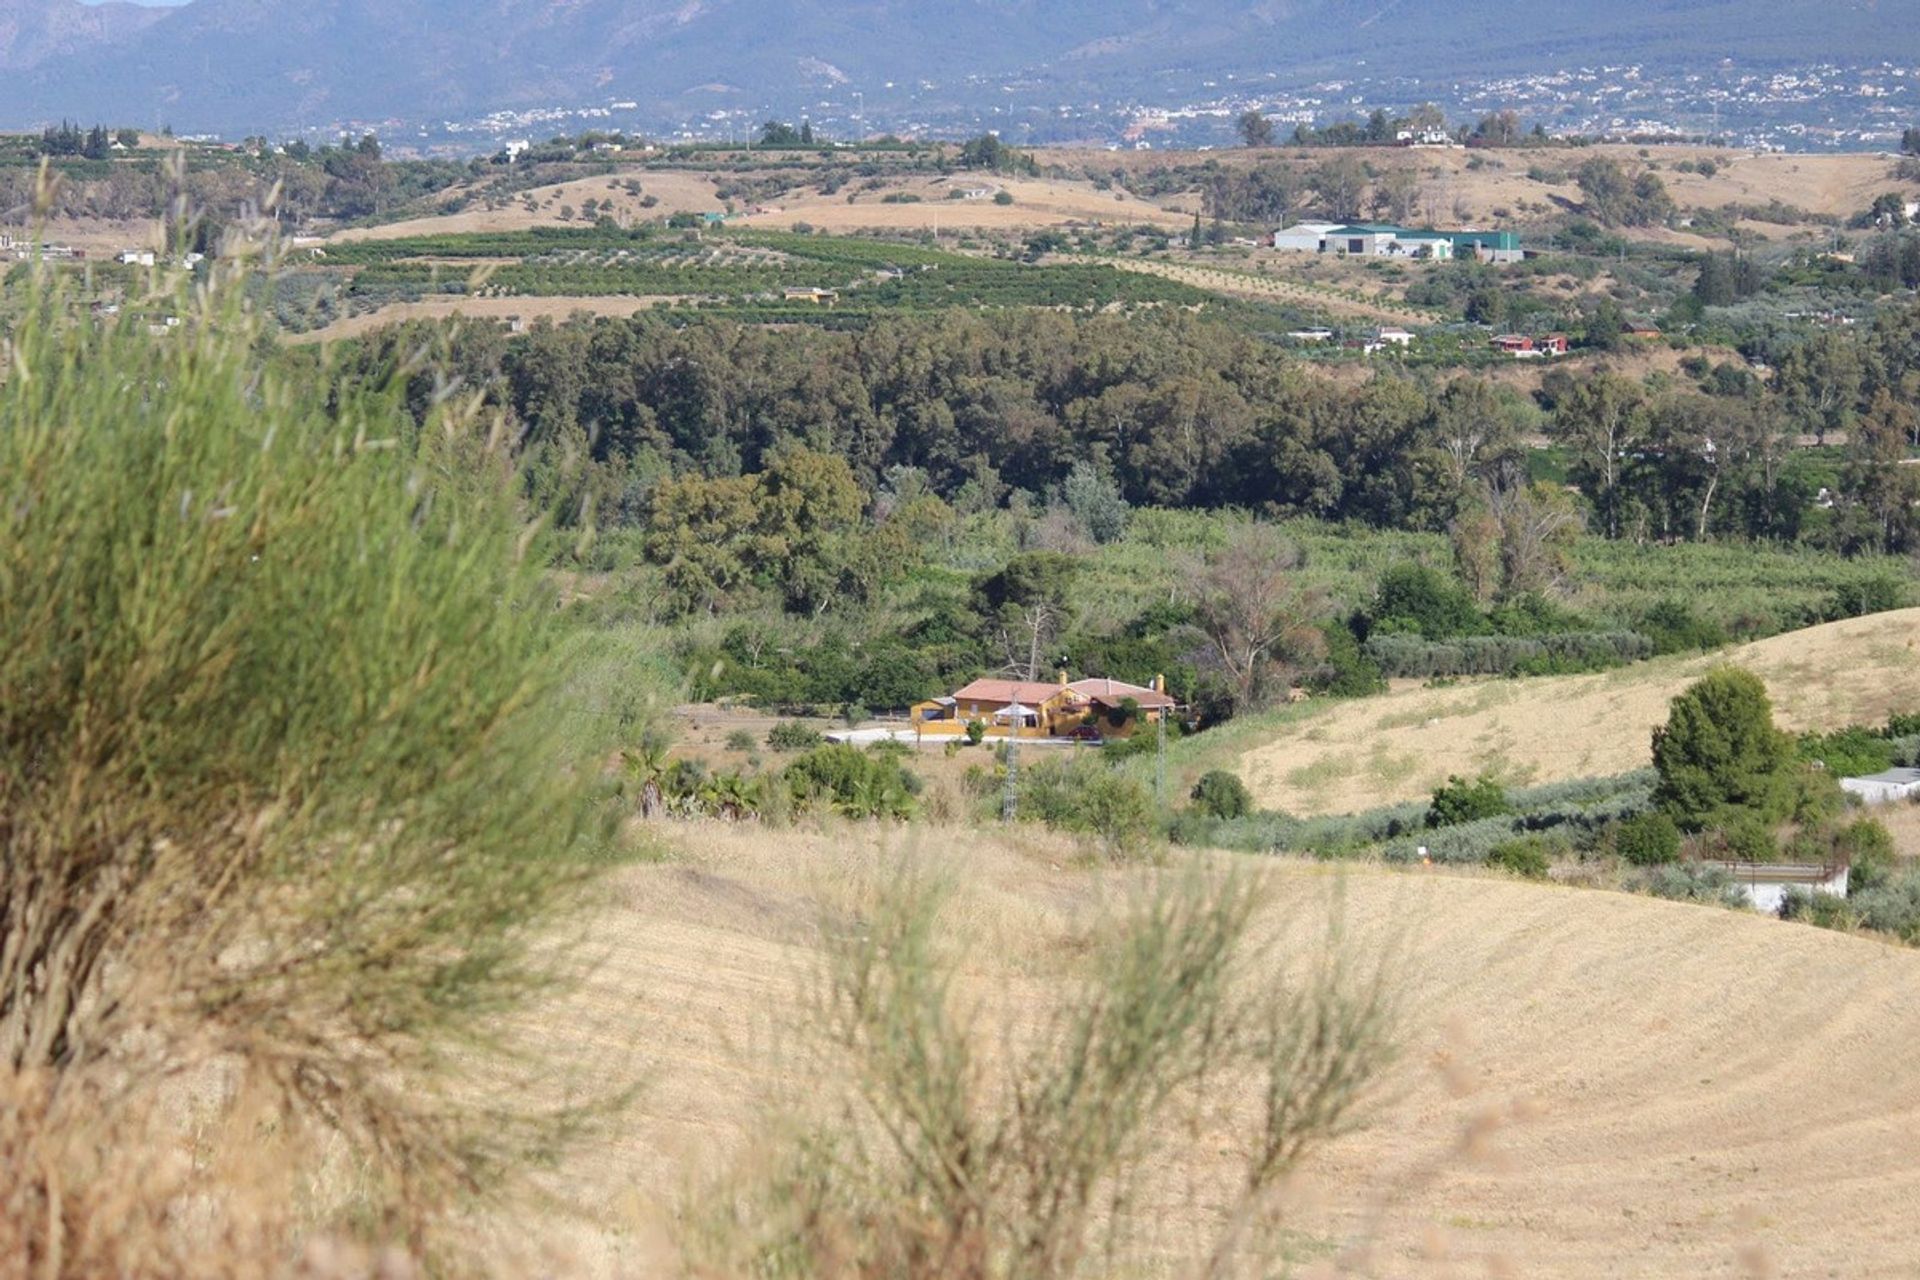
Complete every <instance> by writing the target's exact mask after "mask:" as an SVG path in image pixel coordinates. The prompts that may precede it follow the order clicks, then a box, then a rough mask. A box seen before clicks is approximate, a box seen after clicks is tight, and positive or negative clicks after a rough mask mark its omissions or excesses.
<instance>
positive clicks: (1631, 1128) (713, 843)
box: [494, 827, 1920, 1277]
mask: <svg viewBox="0 0 1920 1280" xmlns="http://www.w3.org/2000/svg"><path fill="white" fill-rule="evenodd" d="M684 834H685V838H684V839H679V838H676V843H677V844H679V846H680V849H681V858H682V860H681V861H678V862H676V863H674V864H671V865H661V866H653V867H646V868H637V869H632V870H628V871H625V872H622V873H620V874H619V875H618V876H617V878H616V879H615V880H614V882H613V884H612V886H611V889H610V898H609V902H608V905H607V908H606V910H605V912H604V914H603V916H602V918H601V920H600V922H599V925H598V927H597V930H596V933H595V940H596V942H597V943H598V944H599V946H600V947H601V948H603V950H604V956H605V959H604V963H603V964H602V966H601V968H600V971H599V973H598V975H597V977H596V979H595V980H594V983H593V985H592V987H591V989H590V990H589V991H588V992H587V993H585V994H584V995H583V997H582V998H581V999H580V1000H579V1001H578V1003H577V1004H576V1005H575V1006H574V1007H572V1008H571V1009H569V1010H568V1011H567V1012H565V1013H564V1014H556V1015H555V1016H554V1017H553V1018H552V1020H551V1023H550V1031H551V1035H550V1043H551V1044H553V1045H554V1046H555V1047H561V1048H563V1049H570V1050H572V1051H575V1052H579V1053H582V1054H589V1055H600V1056H605V1055H607V1054H608V1053H609V1052H610V1047H612V1046H616V1045H618V1044H620V1043H622V1041H621V1040H620V1037H621V1035H622V1029H623V1028H630V1027H631V1026H632V1025H633V1024H634V1023H636V1022H638V1021H641V1020H645V1021H646V1023H647V1025H648V1027H649V1043H650V1045H651V1046H652V1052H653V1053H654V1054H656V1055H657V1056H656V1057H655V1059H654V1061H655V1063H656V1065H657V1067H658V1070H657V1073H656V1075H655V1077H654V1084H653V1086H652V1088H651V1090H650V1092H649V1093H648V1095H647V1096H646V1097H645V1098H644V1099H643V1101H642V1103H641V1104H640V1107H639V1110H638V1113H637V1114H636V1115H635V1116H634V1118H633V1122H632V1124H631V1126H630V1127H629V1128H628V1129H627V1130H626V1131H625V1132H624V1133H623V1134H622V1135H621V1138H620V1140H619V1141H618V1142H617V1143H614V1144H612V1145H610V1146H608V1147H606V1148H604V1149H602V1150H600V1151H598V1152H596V1153H594V1154H593V1155H591V1156H590V1157H585V1158H582V1159H580V1160H577V1161H575V1162H573V1163H571V1164H569V1165H568V1166H566V1167H565V1168H564V1169H563V1170H562V1172H561V1178H560V1180H559V1181H560V1185H562V1186H564V1188H565V1195H564V1197H563V1206H564V1207H563V1210H562V1211H561V1212H558V1213H556V1214H554V1215H552V1216H549V1217H547V1218H545V1219H543V1220H542V1221H541V1222H539V1223H537V1224H534V1223H528V1222H525V1221H511V1222H499V1223H496V1224H494V1229H495V1230H497V1231H498V1232H500V1233H501V1234H502V1235H503V1236H506V1237H515V1238H533V1237H537V1238H543V1239H545V1240H547V1241H548V1242H549V1244H550V1245H551V1247H553V1248H556V1249H564V1250H566V1251H568V1252H569V1254H570V1256H569V1263H568V1266H567V1268H565V1269H567V1270H569V1271H571V1272H574V1273H578V1274H582V1275H651V1274H660V1273H663V1272H665V1271H668V1270H669V1269H670V1268H671V1267H672V1266H673V1260H674V1258H675V1256H676V1255H675V1248H674V1244H673V1235H674V1229H675V1228H674V1222H673V1217H674V1210H673V1202H674V1201H675V1200H676V1198H679V1197H680V1196H681V1195H682V1193H685V1192H690V1191H691V1190H692V1189H694V1188H698V1187H703V1186H706V1185H709V1184H708V1179H709V1178H710V1177H711V1176H713V1175H716V1174H719V1173H722V1172H724V1171H727V1170H729V1169H732V1168H734V1167H735V1166H736V1162H737V1161H739V1160H742V1159H748V1160H751V1158H752V1157H753V1156H754V1154H755V1153H756V1152H760V1151H762V1150H763V1148H764V1146H765V1142H766V1140H767V1139H768V1137H769V1136H770V1135H771V1134H773V1133H774V1132H775V1129H774V1127H773V1126H772V1125H770V1123H769V1121H768V1114H769V1113H768V1111H767V1110H766V1106H767V1103H768V1101H769V1100H770V1099H771V1100H773V1101H775V1102H784V1103H791V1102H793V1101H794V1100H795V1099H797V1098H804V1097H806V1096H808V1095H814V1096H818V1095H819V1094H821V1093H824V1092H826V1091H827V1090H826V1089H825V1088H823V1086H824V1085H826V1084H828V1083H830V1082H829V1081H823V1080H822V1079H820V1078H819V1077H817V1076H815V1075H813V1074H812V1073H811V1071H810V1067H809V1062H810V1061H811V1060H810V1059H809V1058H808V1057H807V1056H806V1055H805V1054H804V1053H802V1052H799V1045H800V1044H801V1042H802V1041H803V1039H804V1037H803V1036H802V1035H801V1033H800V1032H798V1031H796V1030H795V1028H794V1027H793V1024H792V1019H793V1018H794V1016H795V1011H796V1010H799V1009H803V1008H805V1007H807V1006H806V1003H805V1000H806V992H807V991H808V990H809V987H810V981H811V975H813V974H814V973H815V972H816V971H817V966H818V964H819V957H820V952H819V949H818V945H817V938H816V932H815V930H816V923H817V921H818V920H819V919H820V918H821V915H822V912H823V911H824V912H829V913H832V914H834V915H841V914H843V913H853V912H857V911H858V910H859V909H860V907H861V904H862V903H863V902H864V901H866V898H865V896H864V895H866V893H867V892H868V888H867V887H868V886H869V885H871V884H872V883H873V881H874V880H875V878H876V877H879V876H883V875H884V874H885V873H886V869H887V868H889V867H890V866H892V865H894V864H895V863H896V861H897V860H898V859H899V858H900V857H901V856H903V854H904V853H909V852H918V853H920V854H924V855H928V856H932V857H935V858H938V859H941V860H942V861H943V862H946V863H947V864H948V865H950V866H951V867H952V868H953V869H954V872H955V874H956V875H957V876H958V877H959V879H960V882H961V887H960V891H959V892H958V894H957V896H956V897H955V898H954V899H953V901H952V902H951V904H950V905H949V907H948V909H947V910H946V912H945V915H944V917H943V924H944V927H945V928H946V929H947V930H948V931H949V932H950V934H951V935H952V936H953V937H955V938H957V939H959V940H961V941H963V942H964V943H966V944H967V945H968V947H969V951H970V954H971V955H972V957H973V959H972V962H971V964H970V967H969V969H968V972H967V982H968V985H969V987H970V989H972V990H975V991H979V992H983V993H985V994H986V996H987V998H988V1000H989V1011H990V1012H991V1013H996V1014H997V1016H999V1017H1000V1018H1003V1019H1005V1020H1007V1021H1008V1022H1009V1024H1010V1025H1011V1024H1013V1023H1016V1022H1027V1021H1034V1020H1038V1019H1040V1018H1043V1017H1044V1016H1045V1014H1046V1011H1047V1010H1048V1009H1049V1008H1050V1002H1051V1001H1052V1000H1053V999H1054V998H1055V994H1056V992H1057V990H1058V980H1059V979H1058V975H1059V974H1061V973H1062V972H1066V971H1069V970H1070V969H1071V968H1072V966H1074V965H1076V964H1078V963H1079V961H1080V960H1081V958H1082V957H1081V956H1080V955H1079V953H1078V952H1077V951H1075V950H1074V948H1073V946H1072V943H1071V939H1072V936H1073V934H1074V932H1075V930H1076V927H1077V926H1079V925H1082V924H1084V923H1086V922H1087V921H1088V920H1090V919H1091V918H1093V917H1094V916H1095V915H1096V914H1098V913H1099V912H1101V911H1102V909H1103V907H1104V906H1106V905H1109V904H1111V903H1112V902H1113V901H1114V900H1116V899H1117V898H1119V897H1121V896H1123V895H1124V894H1125V892H1126V890H1127V885H1128V883H1129V881H1130V879H1131V875H1130V873H1122V872H1112V873H1107V874H1104V875H1100V874H1095V873H1090V872H1087V871H1085V870H1076V869H1074V868H1073V867H1072V866H1070V865H1069V864H1070V863H1072V862H1073V860H1074V858H1075V851H1074V850H1073V848H1072V847H1071V846H1068V845H1065V844H1062V843H1060V842H1058V841H1055V840H1053V839H1051V838H1049V837H1045V836H1037V835H1030V834H1027V833H1020V834H1017V835H1015V836H1013V837H1011V838H1003V837H1002V836H1000V835H999V834H997V833H993V834H988V835H985V836H980V835H972V834H967V833H961V832H938V831H927V832H916V833H914V834H912V835H899V836H890V837H882V836H878V835H876V834H874V833H872V832H849V831H828V832H819V833H807V832H780V833H775V832H763V831H754V830H746V829H723V828H719V827H710V828H691V829H688V831H687V832H685V833H684ZM1265 874H1267V876H1268V879H1269V885H1268V887H1269V889H1270V891H1271V894H1270V903H1271V905H1270V906H1269V908H1268V909H1267V911H1268V914H1266V915H1265V916H1264V917H1263V921H1264V925H1265V927H1266V928H1268V929H1269V930H1271V931H1272V932H1274V933H1275V934H1277V935H1282V936H1286V937H1291V938H1294V939H1296V940H1300V939H1310V938H1312V937H1315V936H1317V934H1315V933H1313V932H1310V931H1312V930H1315V929H1317V928H1318V921H1317V916H1318V914H1319V913H1318V907H1319V905H1320V904H1321V903H1322V902H1324V901H1325V897H1324V895H1325V894H1326V893H1327V892H1328V891H1329V889H1330V888H1331V887H1332V886H1333V885H1334V884H1335V875H1334V873H1333V872H1330V871H1328V870H1326V869H1323V868H1318V867H1312V866H1307V865H1302V864H1292V863H1275V864H1270V870H1269V871H1268V872H1266V873H1265ZM1344 899H1345V904H1344V914H1345V918H1346V920H1347V922H1348V927H1349V931H1350V935H1351V936H1352V937H1354V938H1356V939H1360V940H1363V941H1365V942H1368V943H1371V944H1373V945H1386V944H1388V943H1394V944H1397V945H1398V946H1400V947H1401V949H1402V951H1403V954H1404V961H1403V963H1402V964H1401V966H1400V967H1401V969H1402V971H1403V972H1404V974H1405V983H1406V990H1405V991H1404V993H1403V994H1404V997H1405V1003H1406V1005H1407V1007H1408V1008H1409V1009H1410V1010H1411V1011H1412V1015H1413V1018H1412V1025H1411V1027H1410V1029H1409V1033H1408V1035H1409V1039H1408V1041H1407V1044H1406V1049H1407V1052H1406V1054H1405V1057H1404V1061H1403V1066H1402V1067H1401V1068H1399V1070H1398V1073H1397V1075H1396V1078H1395V1079H1394V1081H1393V1082H1392V1085H1391V1100H1390V1101H1389V1102H1387V1103H1386V1104H1385V1105H1384V1108H1383V1109H1382V1110H1381V1111H1380V1112H1379V1113H1378V1114H1377V1115H1376V1117H1375V1123H1373V1124H1372V1126H1371V1127H1370V1128H1368V1129H1367V1130H1366V1131H1365V1132H1363V1133H1361V1134H1359V1135H1356V1136H1354V1137H1351V1138H1348V1139H1346V1140H1344V1141H1343V1142H1341V1143H1339V1144H1337V1145H1336V1146H1334V1147H1333V1148H1332V1149H1330V1151H1328V1152H1327V1153H1324V1154H1323V1155H1322V1156H1321V1157H1319V1158H1318V1159H1317V1160H1315V1161H1313V1162H1312V1163H1311V1164H1310V1165H1309V1167H1308V1169H1307V1171H1306V1173H1305V1175H1304V1176H1303V1177H1302V1179H1301V1180H1300V1183H1299V1185H1298V1187H1297V1189H1296V1193H1295V1195H1294V1197H1293V1200H1292V1203H1293V1204H1294V1205H1295V1208H1296V1214H1297V1216H1296V1217H1295V1218H1294V1219H1293V1221H1292V1223H1291V1225H1292V1226H1293V1228H1294V1229H1295V1231H1296V1232H1297V1235H1296V1237H1295V1239H1296V1242H1297V1244H1298V1245H1299V1247H1300V1252H1301V1255H1302V1256H1303V1257H1304V1258H1307V1259H1318V1261H1317V1262H1313V1263H1312V1264H1311V1265H1309V1266H1307V1267H1306V1268H1305V1269H1304V1271H1303V1274H1307V1275H1323V1274H1331V1273H1333V1270H1334V1264H1335V1261H1336V1260H1337V1259H1340V1258H1342V1257H1345V1259H1346V1261H1347V1262H1348V1263H1349V1264H1351V1265H1352V1268H1353V1269H1354V1270H1362V1271H1363V1272H1364V1273H1366V1274H1379V1275H1394V1276H1413V1275H1423V1276H1424V1275H1431V1276H1455V1275H1458V1276H1484V1275H1489V1274H1493V1275H1515V1276H1518V1275H1554V1276H1566V1277H1583V1276H1614V1275H1623V1274H1630V1275H1740V1274H1748V1275H1755V1274H1781V1275H1803V1274H1833V1275H1847V1276H1894V1275H1908V1274H1911V1256H1910V1249H1909V1247H1908V1246H1909V1244H1910V1240H1911V1223H1912V1221H1913V1219H1914V1215H1915V1213H1916V1212H1920V1152H1916V1151H1915V1149H1914V1147H1913V1144H1912V1142H1911V1140H1910V1135H1911V1133H1912V1131H1913V1126H1914V1125H1915V1124H1916V1123H1917V1122H1920V1089H1917V1088H1916V1087H1915V1086H1916V1082H1915V1080H1914V1079H1913V1078H1912V1076H1913V1069H1912V1067H1911V1066H1910V1065H1909V1064H1910V1063H1911V1060H1912V1055H1911V1046H1912V1044H1913V1043H1914V1042H1915V1038H1916V1036H1920V955H1916V954H1914V953H1911V952H1905V951H1899V950H1894V949H1889V948H1886V947H1882V946H1880V945H1878V944H1874V943H1869V942H1864V941H1860V940H1858V939H1853V938H1848V937H1843V936H1839V935H1835V934H1831V933H1826V932H1821V931H1817V930H1813V929H1807V928H1801V927H1798V926H1791V925H1783V924H1780V923H1777V922H1773V921H1768V920H1764V919H1761V918H1758V917H1748V916H1742V915H1739V914H1735V913H1729V912H1724V911H1720V910H1715V909H1707V908H1699V907H1688V906H1681V905H1677V904H1671V903H1664V902H1659V901H1654V900H1648V899H1638V898H1630V897H1624V896H1619V895H1614V894H1605V893H1587V892H1580V891H1573V890H1565V889H1554V888H1548V887H1540V886H1534V885H1529V884H1522V883H1518V882H1510V881H1503V880H1493V879H1478V878H1469V877H1465V876H1452V875H1444V874H1425V875H1418V876H1416V875H1411V874H1395V873H1389V872H1384V871H1374V870H1366V871H1359V872H1354V873H1352V874H1350V875H1349V876H1347V877H1346V879H1345V881H1344ZM1303 904H1304V906H1305V908H1306V909H1304V910H1301V909H1300V908H1301V907H1302V906H1303ZM1215 1138H1216V1135H1209V1134H1207V1133H1205V1132H1201V1133H1198V1134H1190V1133H1182V1134H1178V1135H1163V1137H1162V1140H1161V1143H1160V1145H1159V1146H1158V1147H1157V1148H1156V1150H1155V1152H1154V1153H1153V1158H1152V1160H1151V1161H1150V1165H1151V1167H1152V1169H1153V1170H1154V1171H1155V1177H1156V1178H1157V1179H1159V1180H1160V1185H1162V1186H1163V1187H1174V1188H1184V1189H1186V1190H1187V1191H1188V1193H1189V1194H1188V1195H1187V1196H1186V1198H1184V1199H1182V1200H1181V1201H1180V1203H1181V1205H1182V1207H1181V1208H1180V1209H1179V1211H1178V1212H1175V1213H1171V1214H1168V1215H1166V1217H1165V1218H1164V1220H1163V1221H1162V1222H1161V1223H1160V1225H1159V1227H1158V1229H1157V1231H1156V1232H1155V1234H1154V1237H1153V1238H1152V1239H1149V1240H1143V1241H1139V1242H1137V1245H1138V1256H1139V1257H1141V1258H1143V1259H1147V1260H1149V1265H1148V1266H1147V1268H1146V1271H1145V1273H1146V1274H1154V1273H1161V1274H1191V1269H1190V1268H1186V1267H1183V1266H1181V1265H1179V1264H1180V1261H1181V1260H1183V1259H1186V1258H1188V1257H1190V1256H1191V1248H1192V1244H1193V1242H1194V1241H1195V1240H1197V1239H1199V1238H1202V1237H1204V1236H1206V1235H1207V1234H1208V1233H1209V1232H1211V1231H1212V1230H1213V1229H1214V1227H1215V1225H1216V1224H1215V1222H1214V1216H1215V1214H1216V1212H1217V1206H1218V1205H1219V1204H1220V1203H1221V1201H1220V1198H1219V1196H1218V1181H1217V1178H1218V1176H1219V1174H1220V1172H1221V1169H1220V1166H1221V1164H1222V1163H1223V1157H1222V1156H1221V1154H1220V1152H1221V1147H1222V1145H1223V1144H1221V1143H1219V1142H1217V1141H1216V1140H1215ZM683 1203H684V1201H683ZM696 1203H697V1197H696ZM1364 1242H1371V1245H1372V1248H1371V1249H1370V1251H1368V1252H1370V1254H1371V1263H1370V1265H1367V1266H1365V1267H1362V1266H1360V1265H1359V1263H1358V1261H1357V1260H1356V1258H1355V1256H1354V1255H1353V1254H1351V1253H1350V1252H1349V1246H1352V1245H1354V1244H1356V1243H1364Z"/></svg>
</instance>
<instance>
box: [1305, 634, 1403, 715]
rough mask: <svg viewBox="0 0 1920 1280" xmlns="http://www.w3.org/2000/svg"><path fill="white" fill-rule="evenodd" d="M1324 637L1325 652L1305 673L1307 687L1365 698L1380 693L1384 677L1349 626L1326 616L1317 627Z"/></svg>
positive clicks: (1334, 695) (1338, 695)
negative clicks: (1307, 673)
mask: <svg viewBox="0 0 1920 1280" xmlns="http://www.w3.org/2000/svg"><path fill="white" fill-rule="evenodd" d="M1320 631H1321V634H1322V635H1324V636H1325V637H1326V653H1325V654H1324V655H1323V656H1322V657H1321V660H1320V665H1319V667H1318V668H1316V669H1315V670H1314V671H1312V672H1311V673H1309V675H1308V677H1307V688H1308V689H1310V690H1311V691H1313V692H1314V693H1317V694H1321V695H1322V696H1325V697H1332V698H1365V697H1368V696H1370V695H1372V694H1376V693H1384V692H1386V688H1387V678H1386V676H1385V674H1383V673H1382V672H1381V670H1380V664H1379V663H1378V662H1376V661H1374V660H1373V658H1371V657H1369V656H1368V654H1367V652H1366V650H1365V649H1364V648H1362V647H1361V644H1360V640H1359V638H1358V637H1357V636H1355V635H1354V634H1353V628H1351V627H1349V626H1348V625H1347V624H1346V623H1344V622H1341V621H1339V620H1337V619H1330V620H1328V621H1327V622H1325V623H1323V624H1322V625H1321V628H1320Z"/></svg>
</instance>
